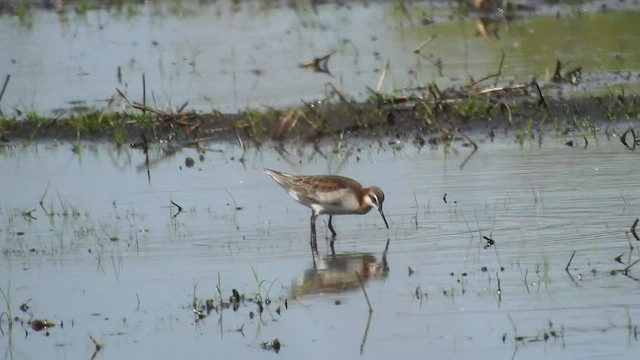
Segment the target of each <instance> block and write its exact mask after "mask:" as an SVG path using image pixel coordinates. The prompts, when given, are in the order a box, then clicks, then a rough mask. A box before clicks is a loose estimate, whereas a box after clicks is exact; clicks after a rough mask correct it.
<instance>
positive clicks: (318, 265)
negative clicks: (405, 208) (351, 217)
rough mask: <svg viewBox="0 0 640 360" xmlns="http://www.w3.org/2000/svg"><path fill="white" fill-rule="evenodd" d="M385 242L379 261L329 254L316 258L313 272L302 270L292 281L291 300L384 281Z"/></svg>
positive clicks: (386, 271) (360, 255)
mask: <svg viewBox="0 0 640 360" xmlns="http://www.w3.org/2000/svg"><path fill="white" fill-rule="evenodd" d="M388 248H389V240H387V243H386V246H385V249H384V252H383V253H382V259H381V260H380V261H378V259H376V256H375V255H373V254H371V253H345V254H337V255H335V254H331V255H325V256H322V257H318V258H317V259H316V261H315V266H314V268H311V269H308V270H305V271H304V273H302V274H301V275H300V276H299V277H298V278H297V279H296V280H294V284H293V286H292V287H291V288H292V291H291V292H292V296H293V297H294V298H295V297H297V296H302V295H310V294H320V293H336V292H343V291H349V290H357V289H359V288H360V280H359V279H358V275H360V278H362V282H366V281H368V280H369V279H384V278H386V277H387V276H388V275H389V264H388V262H387V250H388Z"/></svg>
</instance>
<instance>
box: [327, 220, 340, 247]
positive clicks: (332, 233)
mask: <svg viewBox="0 0 640 360" xmlns="http://www.w3.org/2000/svg"><path fill="white" fill-rule="evenodd" d="M332 219H333V216H331V215H329V230H331V235H332V237H334V238H335V237H336V236H337V235H338V233H336V231H335V230H333V225H332V224H331V220H332ZM331 243H333V239H331Z"/></svg>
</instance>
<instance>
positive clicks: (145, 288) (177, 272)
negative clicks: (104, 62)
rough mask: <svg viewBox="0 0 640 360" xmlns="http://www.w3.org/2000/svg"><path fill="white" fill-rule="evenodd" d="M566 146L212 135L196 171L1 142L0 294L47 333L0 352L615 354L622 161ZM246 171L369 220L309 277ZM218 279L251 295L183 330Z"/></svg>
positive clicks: (105, 152) (624, 207)
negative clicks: (339, 200)
mask: <svg viewBox="0 0 640 360" xmlns="http://www.w3.org/2000/svg"><path fill="white" fill-rule="evenodd" d="M565 140H566V139H553V138H551V137H548V138H546V139H545V140H544V141H543V143H542V146H541V147H539V146H538V143H537V142H533V143H525V144H524V146H520V145H518V144H515V143H512V142H511V141H508V140H504V139H501V140H497V141H496V142H495V143H490V142H488V141H483V142H481V143H480V144H479V146H480V148H479V150H478V152H477V153H476V154H474V155H473V156H472V157H471V158H470V159H469V161H467V162H466V163H464V167H463V168H462V169H461V164H462V163H463V162H464V160H465V158H466V157H467V156H468V155H469V154H470V153H471V149H470V148H467V147H463V146H461V145H460V144H458V143H456V144H454V146H453V147H452V148H451V149H449V150H445V149H444V148H443V147H442V146H441V147H439V148H433V149H431V148H423V149H417V148H415V147H412V146H411V145H403V146H401V147H400V149H399V150H398V149H396V150H391V149H390V147H389V146H387V145H385V147H384V148H379V147H378V146H377V145H367V146H362V147H358V146H354V145H350V144H344V143H343V144H341V147H337V144H331V145H327V146H325V147H322V150H323V153H322V154H320V153H318V152H315V151H314V150H312V149H309V148H294V147H288V148H287V149H286V150H287V152H286V153H284V152H281V153H277V152H275V151H272V150H269V149H268V148H264V149H262V150H260V151H257V150H249V151H247V152H245V153H243V151H242V149H241V148H240V147H238V146H231V145H219V144H212V145H210V148H209V150H208V151H205V152H204V154H203V155H204V158H203V159H202V160H198V153H197V152H196V151H195V150H192V149H183V150H178V151H177V152H172V153H165V152H163V151H162V150H161V149H153V151H151V153H150V164H151V168H150V171H149V175H148V174H147V171H146V168H145V166H144V161H145V158H144V155H143V154H142V153H141V151H138V150H130V149H126V148H125V149H121V150H117V149H116V148H115V147H114V146H112V145H108V144H94V143H84V144H81V145H80V146H79V147H74V146H73V145H71V144H66V143H64V144H57V143H39V144H30V145H26V146H22V145H16V146H14V147H9V148H4V149H3V150H2V151H1V153H0V172H1V173H2V174H3V175H2V177H0V183H1V187H0V198H1V199H2V204H1V205H0V234H1V235H0V247H2V250H3V255H2V257H1V258H0V288H1V289H2V290H3V292H5V294H6V293H9V295H10V300H11V305H10V307H9V309H10V310H11V312H12V316H18V317H19V318H20V319H21V320H22V321H27V320H28V319H29V317H30V316H29V315H28V314H27V313H25V312H22V311H20V310H19V308H18V307H19V306H20V304H23V303H26V304H27V305H28V306H29V307H30V311H31V312H32V313H33V316H34V317H35V318H37V319H48V320H50V321H53V322H55V323H56V324H58V326H56V327H54V328H51V329H49V336H45V335H44V333H43V332H35V331H34V330H32V329H31V328H30V327H28V325H27V324H21V323H20V322H16V323H14V327H13V331H12V332H11V334H12V336H8V335H4V336H1V337H0V352H1V353H2V354H5V356H4V357H5V358H14V359H30V358H35V357H42V356H43V354H45V355H46V356H47V357H53V358H89V357H91V355H92V353H93V351H94V345H93V343H92V342H91V340H90V338H89V336H88V335H87V334H91V336H93V337H94V338H95V339H96V340H97V341H99V342H100V343H102V344H103V345H104V348H103V349H102V350H101V351H100V352H99V353H98V357H99V358H103V359H120V358H139V357H145V358H146V357H154V358H175V357H185V356H186V357H193V358H202V357H206V356H211V354H217V355H224V357H226V358H248V357H252V358H255V357H269V358H271V357H273V356H275V354H273V353H272V351H267V350H263V349H262V347H261V343H263V342H267V341H271V340H273V339H275V338H277V339H278V340H279V341H280V342H281V343H282V348H281V349H280V353H279V354H278V355H277V356H279V357H281V358H286V359H300V358H319V357H320V356H322V357H323V358H324V357H326V356H329V357H332V358H339V359H347V358H355V357H359V356H360V354H362V357H363V358H367V359H384V358H389V357H390V356H394V355H397V354H403V355H404V356H410V357H418V358H420V357H424V356H425V354H429V357H433V358H468V357H474V358H486V359H489V358H511V357H512V356H513V357H514V358H516V359H538V358H540V357H542V356H544V357H545V358H553V359H567V358H593V359H609V358H617V359H634V358H636V356H637V354H638V351H639V346H640V343H639V342H638V340H637V335H638V325H640V320H639V319H640V306H639V305H638V302H637V299H638V296H639V295H640V286H639V284H638V282H637V280H636V278H640V267H638V266H637V265H636V266H635V267H632V268H631V269H630V271H629V273H628V276H625V275H623V274H621V273H620V272H617V271H615V270H619V269H623V268H624V267H625V266H627V265H628V264H630V263H632V262H633V261H635V260H637V259H638V258H640V253H639V251H638V245H639V243H638V242H637V241H635V240H633V237H632V236H631V235H630V234H626V232H628V231H629V230H630V227H631V225H632V223H633V221H634V220H635V219H636V218H637V217H638V214H640V194H639V193H638V191H637V179H638V171H639V170H638V167H637V166H635V165H634V164H635V163H636V162H637V154H636V153H634V152H631V151H629V150H627V149H626V148H624V147H623V146H622V144H621V143H620V142H619V141H618V140H617V139H612V140H607V139H606V138H605V137H604V136H601V137H599V138H598V139H597V141H596V139H594V138H590V139H589V140H590V141H589V146H588V147H587V148H586V149H584V148H582V147H568V146H566V145H564V142H565ZM187 156H190V157H193V158H194V159H196V164H195V166H194V167H193V168H187V167H185V165H184V159H185V157H187ZM264 167H268V168H274V169H279V170H283V171H288V172H292V173H310V174H311V173H339V174H341V175H345V176H350V177H354V178H356V179H358V180H360V181H362V182H363V183H364V184H365V185H371V184H376V185H378V186H380V187H381V188H382V189H384V191H385V194H386V200H385V204H384V205H385V206H384V209H385V214H386V216H387V219H388V221H389V224H390V229H389V230H387V229H385V228H384V224H383V222H382V219H381V218H380V216H379V215H377V214H375V213H373V212H372V213H369V214H367V215H363V216H341V217H336V218H335V219H334V220H335V222H334V226H335V228H336V230H337V231H338V238H337V241H336V244H335V250H336V256H335V258H334V257H332V256H331V255H329V252H328V250H327V249H328V246H327V245H326V244H325V241H320V244H319V249H320V253H321V256H320V257H319V258H317V259H316V269H314V266H313V258H312V256H311V253H310V249H309V244H308V240H309V233H308V231H309V230H308V227H309V215H310V214H309V211H308V210H307V209H305V208H303V207H302V206H300V205H298V204H297V203H295V201H293V200H292V199H290V198H289V197H288V195H287V194H286V193H285V192H284V191H283V190H282V189H281V188H280V187H279V186H277V185H276V184H275V183H274V182H273V181H272V180H271V179H270V178H269V177H268V176H267V175H265V174H264V173H263V171H262V169H263V168H264ZM445 194H446V202H445V201H444V200H443V197H444V195H445ZM41 199H42V204H43V205H42V207H40V205H39V202H40V201H41ZM171 201H173V202H175V203H176V204H178V205H180V206H182V207H183V212H182V213H180V214H178V215H176V212H177V208H176V207H175V206H173V205H171ZM31 210H34V211H33V212H30V211H31ZM48 214H49V215H48ZM320 219H321V220H320V221H319V222H318V231H319V237H320V238H321V239H324V236H325V235H326V234H327V230H326V226H325V224H324V221H326V219H323V217H321V218H320ZM483 236H486V237H489V238H492V239H493V240H494V241H495V245H494V246H492V247H488V248H485V246H486V244H487V241H486V240H485V239H483ZM627 238H631V241H632V243H633V245H634V249H633V250H632V251H630V250H629V243H628V241H627ZM387 241H388V251H387V253H386V256H383V253H384V249H385V246H386V245H387ZM574 251H575V252H576V253H575V256H574V258H573V259H572V261H571V266H570V267H569V271H568V272H567V271H565V267H566V266H567V263H568V262H569V259H570V257H571V255H572V253H573V252H574ZM619 255H622V256H621V259H620V260H621V261H622V262H623V264H621V263H617V262H616V261H615V260H614V259H615V258H616V257H617V256H619ZM409 268H411V272H412V273H411V274H410V271H409ZM485 269H486V270H485ZM356 270H358V271H359V273H360V274H361V275H362V277H363V281H364V285H365V288H366V291H367V294H368V297H369V299H370V302H371V305H372V308H373V312H372V313H371V315H369V311H368V306H367V302H366V300H365V297H364V295H363V292H362V290H361V289H360V283H359V282H358V281H357V278H354V276H353V275H354V272H355V271H356ZM217 286H219V288H220V289H221V292H222V297H223V298H224V299H226V300H228V298H229V296H231V293H232V289H237V290H238V291H239V293H240V294H244V295H246V297H247V298H255V297H256V296H257V294H260V295H261V296H262V297H263V298H264V299H266V298H269V299H270V301H271V302H270V304H269V305H266V304H265V305H264V306H265V310H264V312H263V313H262V315H261V316H259V315H258V306H257V305H256V304H255V303H254V302H250V301H249V300H246V301H244V302H242V303H240V304H239V308H238V309H237V310H236V311H234V310H232V309H225V310H223V311H222V313H216V312H215V311H213V312H211V314H210V315H209V316H208V317H206V318H204V319H202V320H199V321H197V322H194V320H195V315H194V314H193V312H192V310H191V303H192V301H193V297H194V295H195V296H196V297H197V299H198V300H197V301H198V302H199V303H202V302H204V299H208V298H212V299H216V301H217V300H218V299H219V295H218V292H217ZM285 299H286V307H285ZM5 308H6V306H4V304H3V311H5ZM278 308H279V310H280V311H279V313H278V312H276V310H277V309H278ZM251 312H252V313H253V315H254V317H251V315H250V313H251ZM60 322H63V327H61V326H60ZM1 325H2V327H3V329H4V331H5V333H6V331H7V327H8V324H7V321H6V317H5V318H2V321H1ZM239 329H242V332H240V331H239ZM25 334H28V335H27V336H25ZM545 334H546V337H547V339H546V341H545ZM554 335H555V336H554ZM316 354H317V355H316ZM320 354H321V355H320Z"/></svg>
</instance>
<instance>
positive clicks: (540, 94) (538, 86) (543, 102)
mask: <svg viewBox="0 0 640 360" xmlns="http://www.w3.org/2000/svg"><path fill="white" fill-rule="evenodd" d="M532 84H533V85H535V87H536V89H537V90H538V97H539V99H538V106H543V107H544V108H545V109H546V108H547V107H549V105H547V101H546V100H545V99H544V96H543V95H542V90H540V85H538V82H536V81H533V82H532Z"/></svg>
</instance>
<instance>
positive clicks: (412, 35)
mask: <svg viewBox="0 0 640 360" xmlns="http://www.w3.org/2000/svg"><path fill="white" fill-rule="evenodd" d="M267 3H269V2H267ZM534 3H536V5H539V6H538V9H537V10H538V13H537V14H538V15H535V16H532V15H530V14H526V16H524V17H522V18H519V19H515V20H512V21H510V22H509V23H507V22H504V21H499V22H498V23H496V24H487V28H488V30H487V31H488V33H489V35H491V34H497V36H493V35H491V36H489V37H482V36H476V32H477V29H478V28H477V22H476V19H474V18H473V16H468V17H462V16H460V14H459V13H458V12H457V11H456V10H455V9H454V8H451V7H449V6H434V5H432V4H431V3H429V2H416V3H412V4H410V5H407V9H406V11H402V8H400V7H398V3H390V2H373V3H367V4H361V3H359V2H349V5H348V6H344V5H343V6H340V5H336V4H325V5H319V6H317V7H311V6H310V5H308V4H306V2H304V1H301V2H299V3H298V4H297V8H295V9H293V8H290V7H287V6H282V4H280V3H279V2H273V3H271V6H269V5H265V3H264V2H242V3H241V4H240V5H239V7H234V6H232V5H231V4H230V3H229V2H225V1H221V2H214V3H213V4H212V3H210V2H200V3H198V2H195V1H175V2H170V1H169V2H147V3H145V4H144V5H138V4H130V5H125V8H124V9H123V8H121V7H116V8H111V9H99V10H87V11H79V12H76V11H74V10H73V9H68V10H67V11H66V12H63V13H56V12H52V11H44V10H38V9H31V10H30V11H29V12H28V14H27V15H26V16H24V17H22V18H20V17H18V16H12V15H8V14H5V15H0V19H1V21H0V44H2V46H3V48H4V51H2V52H0V73H1V75H2V78H3V79H4V76H5V75H6V74H9V75H11V80H10V82H9V84H8V87H7V89H6V92H5V93H4V96H3V98H2V110H3V112H4V113H5V114H9V115H15V114H17V113H18V111H20V112H22V113H28V112H31V111H36V112H40V113H48V112H50V111H53V110H55V109H69V108H72V107H75V106H79V107H84V106H88V107H93V108H103V107H104V106H106V104H107V99H109V98H110V97H111V96H112V94H114V93H115V88H118V89H120V90H121V91H122V92H124V93H125V94H126V95H127V96H128V97H129V99H130V100H132V101H139V102H142V100H143V86H142V76H143V74H144V75H145V78H146V101H147V103H148V104H151V105H152V106H156V107H159V108H163V109H166V108H169V107H170V108H176V107H179V106H180V105H182V104H183V103H185V102H187V101H188V102H189V105H188V107H187V108H188V109H195V110H199V111H212V110H220V111H224V112H229V111H230V112H235V111H237V110H241V109H245V108H246V107H256V108H264V106H271V107H274V106H275V107H279V106H285V105H286V106H290V105H296V106H297V105H300V104H301V101H307V102H308V101H313V100H316V99H323V98H324V97H325V95H326V93H325V90H326V88H325V84H326V83H327V82H331V83H332V84H334V85H335V86H336V87H337V88H338V89H340V90H341V91H343V92H344V93H345V94H347V95H348V96H351V97H353V98H355V99H358V100H362V99H364V98H366V97H367V96H368V95H369V93H368V91H367V90H366V87H367V86H369V87H371V88H376V87H377V84H378V82H379V79H380V74H381V72H382V70H383V69H384V68H385V65H386V64H387V62H388V63H389V69H388V71H387V75H386V77H385V81H384V83H383V84H382V87H381V91H384V92H391V91H394V90H397V89H405V88H409V89H414V88H416V87H417V86H423V85H426V84H430V83H432V82H435V83H436V84H437V85H438V86H440V87H441V88H444V87H447V86H451V85H456V86H457V85H460V84H462V83H464V82H465V81H467V80H468V79H469V78H471V77H472V78H475V79H479V78H482V77H484V76H486V75H488V74H492V73H495V72H496V71H497V70H498V66H499V63H500V60H501V55H502V52H503V51H504V53H505V60H504V67H503V69H502V74H503V75H502V79H501V82H500V83H501V84H506V83H508V82H528V81H530V80H531V78H532V77H535V78H537V79H538V80H539V81H540V82H541V83H544V82H546V81H547V79H549V78H550V76H551V75H552V74H553V71H554V69H555V64H556V60H560V61H562V63H563V64H564V68H563V71H565V70H567V71H568V70H570V69H572V68H575V67H577V66H581V67H582V68H583V83H582V84H581V85H580V86H577V87H575V88H571V89H567V92H568V93H570V94H573V93H577V94H581V93H584V92H586V91H596V90H597V91H603V92H611V91H620V86H623V87H624V88H625V90H626V91H627V92H630V91H631V92H632V91H635V90H637V89H638V73H637V69H638V68H640V60H639V59H640V46H638V44H640V29H639V24H638V22H637V18H638V16H639V15H638V12H637V11H638V7H637V4H635V5H633V4H631V2H629V3H630V4H626V3H620V2H615V3H616V4H615V5H616V6H620V5H621V4H622V5H625V6H628V7H629V8H630V9H627V10H626V11H606V12H602V11H593V9H592V8H590V7H588V6H576V7H567V6H564V7H558V8H556V7H545V6H543V5H540V4H537V2H534ZM585 9H586V10H591V11H592V12H589V13H582V11H585ZM556 14H561V15H560V16H559V17H556ZM425 19H426V20H428V21H432V22H433V23H432V24H430V25H425V23H426V22H425ZM432 36H435V38H434V39H433V40H432V41H431V42H429V44H428V45H426V46H424V47H423V48H422V49H421V51H420V53H419V54H416V53H414V50H415V49H416V48H418V47H419V46H420V44H423V43H424V42H425V41H427V40H428V39H429V38H431V37H432ZM331 50H335V51H336V53H335V54H333V55H332V57H331V59H330V60H329V70H330V71H331V73H332V76H329V75H327V74H322V73H312V72H309V71H305V70H303V69H300V68H299V67H298V65H299V64H301V63H304V62H307V61H309V60H311V59H313V58H314V57H321V56H322V55H324V54H326V53H328V52H329V51H331ZM438 64H440V65H441V69H440V68H439V66H438ZM485 84H486V86H491V85H492V81H489V82H487V83H485ZM485 84H482V85H485ZM549 95H555V90H553V94H549ZM123 105H124V103H123V102H122V103H120V104H114V105H113V109H114V110H118V109H120V107H119V106H123Z"/></svg>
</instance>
